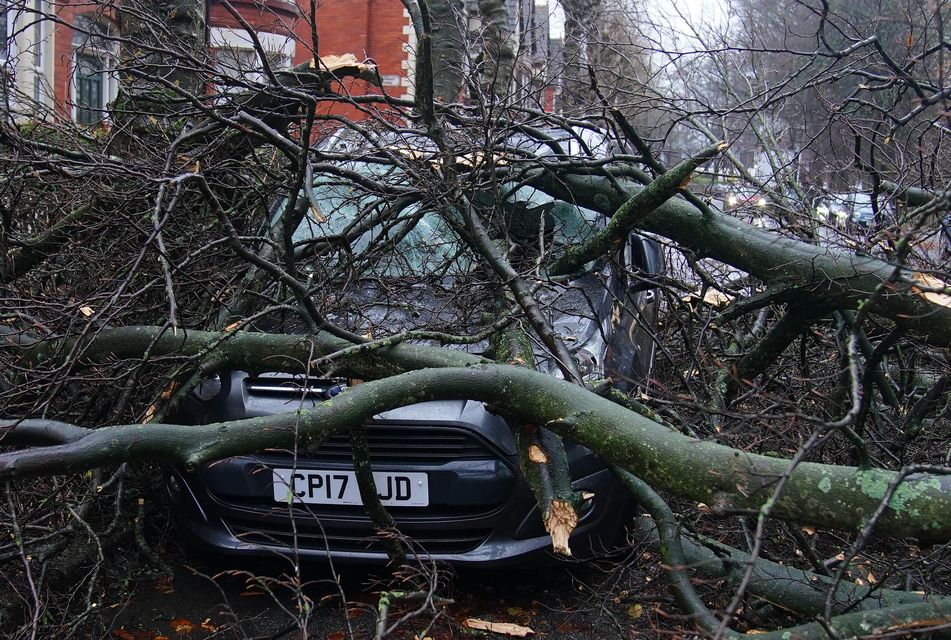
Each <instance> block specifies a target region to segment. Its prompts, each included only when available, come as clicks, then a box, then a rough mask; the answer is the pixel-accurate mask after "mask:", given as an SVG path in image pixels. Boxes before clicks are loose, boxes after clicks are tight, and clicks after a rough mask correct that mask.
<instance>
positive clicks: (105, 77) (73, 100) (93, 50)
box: [69, 16, 119, 125]
mask: <svg viewBox="0 0 951 640" xmlns="http://www.w3.org/2000/svg"><path fill="white" fill-rule="evenodd" d="M78 19H82V20H84V21H87V23H88V24H86V25H82V26H80V25H79V24H77V25H76V26H74V27H73V28H74V30H75V31H74V37H73V41H72V42H71V43H70V47H71V49H72V55H71V57H70V73H69V94H70V117H71V118H72V119H73V120H74V121H78V118H79V83H78V82H77V76H78V73H79V58H80V56H83V55H87V56H90V57H98V58H99V61H100V62H101V63H102V96H101V100H102V101H101V103H100V104H99V105H98V106H97V107H95V108H96V109H98V110H99V111H101V112H102V117H100V118H99V121H98V122H100V123H101V122H109V114H108V111H107V107H108V105H109V103H110V102H112V101H113V100H115V99H116V96H118V95H119V78H118V76H117V75H116V72H115V65H116V61H117V60H118V51H117V50H118V42H116V41H114V40H111V39H110V38H113V37H115V36H116V33H117V29H116V27H115V25H113V24H112V22H111V21H103V20H102V19H101V18H99V17H95V18H90V17H89V16H78V17H77V20H78ZM96 24H99V25H101V26H103V27H105V28H104V29H103V32H104V33H105V42H107V43H108V45H109V46H108V47H99V46H95V40H94V38H97V37H98V36H97V34H95V33H93V27H94V26H95V25H96ZM77 27H79V28H77ZM75 34H81V35H84V36H85V42H84V43H82V44H80V45H78V46H77V44H76V36H75ZM86 124H87V125H89V124H91V123H86ZM92 124H95V123H92Z"/></svg>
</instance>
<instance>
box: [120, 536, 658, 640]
mask: <svg viewBox="0 0 951 640" xmlns="http://www.w3.org/2000/svg"><path fill="white" fill-rule="evenodd" d="M172 542H173V543H174V542H175V539H174V537H173V539H172ZM169 546H170V547H172V548H173V550H171V551H169V550H166V551H165V552H164V554H163V558H164V560H165V561H166V562H167V563H168V565H169V566H170V568H171V569H172V571H173V573H174V577H172V578H169V577H162V576H160V575H159V574H158V573H156V574H154V575H150V576H146V577H143V578H141V579H139V580H138V581H137V583H136V585H135V589H134V591H133V594H132V595H131V597H129V598H128V599H127V600H126V601H124V602H122V603H118V604H113V605H112V610H111V611H110V612H109V615H108V616H107V618H106V620H107V633H108V635H109V636H111V637H113V638H120V639H123V640H130V639H134V640H162V639H163V638H165V639H168V640H171V639H175V638H178V639H189V640H204V639H206V638H221V639H229V640H230V639H232V638H242V639H244V638H249V639H250V638H254V639H264V638H268V639H272V640H278V639H299V638H321V639H327V640H346V639H350V638H353V639H360V638H373V637H374V631H375V628H376V624H377V607H378V604H379V602H380V598H381V592H383V591H386V590H394V589H415V588H417V587H418V586H422V587H423V588H428V586H429V585H430V584H432V580H431V574H430V573H429V568H428V567H426V568H425V571H421V570H420V568H418V567H415V568H411V569H410V570H408V571H403V572H401V573H400V574H399V575H397V576H394V574H393V572H392V571H388V570H387V569H386V568H385V567H378V568H367V567H359V566H336V567H334V569H333V570H331V568H330V567H328V566H327V565H325V564H310V565H305V566H303V567H301V570H300V574H299V577H297V576H295V575H294V571H293V563H291V562H288V561H267V562H260V561H257V562H252V561H246V560H245V561H236V560H233V559H228V558H223V557H216V556H214V555H213V554H208V553H205V552H201V551H197V550H194V549H191V548H189V547H184V548H175V545H174V544H170V545H169ZM421 573H422V574H425V575H424V576H423V577H420V574H421ZM288 574H291V575H290V576H289V575H288ZM436 575H437V576H438V577H437V583H438V586H437V588H436V590H435V592H436V594H438V595H439V596H440V597H444V598H447V599H451V601H452V602H451V603H449V602H441V603H440V604H439V605H437V606H435V607H424V608H423V610H422V611H419V612H418V614H417V615H415V616H413V615H408V614H412V613H413V612H415V611H417V609H419V608H420V604H419V603H417V602H414V603H411V604H404V605H400V604H399V603H396V604H394V605H393V606H392V607H391V608H390V611H389V615H388V616H387V621H388V625H389V626H393V625H396V628H395V630H393V632H392V633H391V634H390V635H389V636H388V637H393V638H401V639H402V638H405V639H409V640H413V639H415V638H418V639H419V640H423V638H427V637H428V638H432V639H433V640H438V639H440V638H505V637H507V636H506V635H504V634H498V633H492V632H486V631H476V630H474V629H470V628H467V626H466V622H465V621H466V620H468V619H476V620H483V621H491V622H500V623H509V624H514V625H518V626H521V627H527V628H529V629H531V630H532V631H533V632H534V633H533V635H532V636H531V637H540V638H551V639H558V640H562V639H564V640H580V639H582V638H592V637H597V638H635V637H637V638H655V637H660V636H661V635H662V634H663V635H666V634H664V633H663V632H662V631H661V630H659V629H658V625H659V626H661V627H667V628H668V629H669V628H671V627H670V623H669V621H668V620H667V618H666V615H667V613H668V612H671V611H672V604H671V602H670V599H669V596H668V595H667V593H666V591H665V589H664V586H663V578H662V577H661V575H660V573H659V567H658V565H657V559H656V557H653V556H652V555H651V554H650V552H648V551H646V550H644V549H637V548H630V549H627V550H625V551H623V552H622V553H619V554H615V555H614V556H611V557H609V558H605V559H603V560H599V561H596V562H589V563H563V564H560V565H557V566H553V567H544V568H531V569H529V568H526V569H523V570H515V571H513V570H508V571H504V572H503V571H492V572H485V571H482V572H477V571H471V570H468V571H463V572H458V573H457V572H455V571H453V570H452V569H449V568H446V569H444V570H439V571H438V572H437V573H436ZM297 585H301V586H300V588H298V586H297ZM404 615H405V616H407V619H405V620H402V621H401V618H402V617H403V616H404ZM304 629H306V632H305V631H304Z"/></svg>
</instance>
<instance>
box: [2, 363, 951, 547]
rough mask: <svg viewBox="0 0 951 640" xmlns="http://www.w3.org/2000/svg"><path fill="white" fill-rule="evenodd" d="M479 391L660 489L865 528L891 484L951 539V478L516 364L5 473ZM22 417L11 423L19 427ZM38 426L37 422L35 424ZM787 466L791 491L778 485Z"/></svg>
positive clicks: (263, 439) (213, 448) (156, 430)
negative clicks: (777, 436)
mask: <svg viewBox="0 0 951 640" xmlns="http://www.w3.org/2000/svg"><path fill="white" fill-rule="evenodd" d="M445 399H469V400H477V401H483V402H486V403H489V404H491V406H493V407H494V408H495V410H497V411H498V412H499V413H501V414H502V415H506V416H517V417H519V418H520V419H522V420H523V421H525V422H527V423H532V424H537V425H544V426H545V427H547V428H549V429H551V430H552V431H554V432H555V433H558V434H559V435H561V436H563V437H568V438H571V439H573V440H575V441H577V442H579V443H580V444H582V445H584V446H586V447H588V448H589V449H591V450H593V451H595V452H597V453H598V454H599V455H600V456H601V457H602V458H604V459H605V460H606V461H607V462H609V463H612V464H615V465H617V466H619V467H621V468H622V469H625V470H627V471H630V472H631V473H633V474H635V475H637V476H638V477H639V478H642V479H643V480H644V481H645V482H648V483H650V485H651V486H653V487H656V488H657V489H658V490H663V491H668V492H671V493H673V494H675V495H678V496H680V497H683V498H686V499H689V500H695V501H697V502H703V503H705V504H707V505H709V506H710V508H711V509H712V510H714V511H716V512H721V513H731V512H736V511H751V510H754V511H755V510H759V509H760V508H762V507H763V506H764V505H765V504H767V503H769V504H770V505H771V508H772V510H771V513H770V515H771V516H773V517H776V518H778V519H781V520H788V521H793V522H799V523H810V524H813V525H818V526H824V527H831V528H838V529H847V530H856V529H858V528H860V527H862V526H863V525H864V524H865V522H866V520H867V518H869V517H870V516H871V515H872V514H873V513H875V511H876V509H877V508H878V507H879V504H880V502H881V501H882V499H883V498H884V497H885V496H886V495H888V493H889V492H891V497H890V500H889V502H888V506H887V508H886V509H885V510H884V512H883V514H882V516H881V518H880V520H879V521H878V523H877V525H876V527H875V530H876V532H877V533H879V534H881V535H889V536H900V537H915V538H919V539H920V540H922V541H946V540H948V539H951V517H948V516H949V514H951V477H949V476H941V475H934V474H929V473H908V474H898V473H895V472H892V471H886V470H883V469H868V468H864V469H863V468H855V467H847V466H833V465H826V464H818V463H811V462H804V463H800V464H799V465H797V466H796V467H795V468H792V467H791V465H790V461H788V460H784V459H780V458H773V457H768V456H761V455H755V454H750V453H746V452H744V451H740V450H738V449H733V448H730V447H726V446H723V445H720V444H716V443H714V442H708V441H703V440H697V439H695V438H691V437H688V436H684V435H681V434H680V433H676V432H673V431H671V430H670V429H668V428H667V427H664V426H662V425H659V424H657V423H655V422H653V421H651V420H648V419H647V418H645V417H643V416H641V415H638V414H636V413H633V412H631V411H628V410H627V409H625V408H623V407H621V406H619V405H617V404H615V403H613V402H611V401H609V400H606V399H604V398H601V397H599V396H597V395H595V394H594V393H591V392H590V391H587V390H586V389H583V388H581V387H579V386H577V385H572V384H569V383H567V382H565V381H563V380H558V379H556V378H552V377H551V376H549V375H545V374H543V373H538V372H535V371H529V370H526V369H523V368H521V367H511V366H505V365H480V366H470V367H468V368H465V369H460V368H446V369H423V370H420V371H413V372H409V373H405V374H401V375H397V376H392V377H389V378H385V379H383V380H378V381H375V382H368V383H365V384H362V385H359V386H357V387H354V388H352V389H350V390H348V391H347V392H346V393H344V394H341V395H340V396H338V397H336V398H334V399H332V400H329V401H326V402H324V403H322V404H320V405H318V406H316V407H314V408H312V409H306V410H302V411H300V412H299V413H293V414H282V415H277V416H267V417H264V418H250V419H245V420H236V421H233V422H224V423H215V424H209V425H203V426H179V425H159V424H148V425H142V424H134V425H121V426H114V427H104V428H100V429H96V430H90V431H89V433H88V435H86V436H84V437H82V438H78V439H76V440H74V441H71V442H69V443H67V444H63V445H56V446H50V447H42V448H34V449H29V450H25V451H13V452H7V453H3V454H0V480H7V479H13V478H23V477H34V476H38V475H49V474H54V473H75V472H79V471H83V470H85V469H89V468H92V467H97V466H102V465H106V464H113V463H117V462H122V461H143V460H151V461H156V462H169V463H179V464H183V465H185V467H186V468H188V469H195V468H197V467H198V466H199V465H201V464H204V463H207V462H210V461H212V460H217V459H220V458H224V457H228V456H233V455H242V454H250V453H253V452H255V451H260V450H261V449H264V448H282V447H290V446H292V445H293V444H294V440H295V438H296V437H298V435H299V437H300V446H301V448H302V449H305V450H306V449H308V448H310V449H312V448H314V447H316V446H317V445H318V444H319V443H320V441H321V440H322V439H323V438H325V437H327V436H328V435H330V434H332V433H338V432H342V431H345V430H348V429H350V428H352V427H353V426H355V425H359V424H361V423H363V422H364V421H365V420H367V419H369V418H371V417H372V416H374V415H377V414H378V413H381V412H383V411H387V410H390V409H393V408H396V407H400V406H405V405H408V404H415V403H419V402H426V401H430V400H445ZM15 424H16V422H8V423H6V424H5V425H2V426H5V427H6V428H14V429H15ZM27 424H30V423H29V422H28V423H27ZM786 475H788V476H789V479H788V482H787V483H786V487H785V490H784V491H783V493H782V495H781V496H778V497H775V496H773V487H774V485H775V483H776V482H777V481H778V480H779V479H780V478H782V477H784V476H786Z"/></svg>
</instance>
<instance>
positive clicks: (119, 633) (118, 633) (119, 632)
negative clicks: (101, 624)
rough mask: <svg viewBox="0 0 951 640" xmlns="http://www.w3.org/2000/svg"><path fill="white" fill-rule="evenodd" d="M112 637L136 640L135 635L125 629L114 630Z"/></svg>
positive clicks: (121, 639) (120, 639) (122, 639)
mask: <svg viewBox="0 0 951 640" xmlns="http://www.w3.org/2000/svg"><path fill="white" fill-rule="evenodd" d="M112 637H114V638H119V640H135V636H134V635H132V634H131V633H129V632H128V631H126V630H125V629H116V630H115V631H113V632H112Z"/></svg>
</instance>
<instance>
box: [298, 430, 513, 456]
mask: <svg viewBox="0 0 951 640" xmlns="http://www.w3.org/2000/svg"><path fill="white" fill-rule="evenodd" d="M366 432H367V441H368V443H369V445H370V460H371V461H377V462H395V463H405V462H407V461H411V462H425V463H432V464H440V463H443V462H451V461H453V460H486V459H492V458H496V457H498V456H497V455H496V454H495V452H493V451H492V449H490V448H489V445H488V444H486V443H485V442H483V441H482V440H481V439H480V438H478V437H477V436H475V435H473V434H471V433H470V432H468V431H465V430H463V429H457V428H454V427H446V426H418V425H393V424H388V425H381V424H369V425H367V427H366ZM313 458H315V459H317V460H349V459H350V436H349V435H348V434H345V433H342V434H337V435H334V436H331V437H330V438H327V439H326V440H324V441H323V442H321V443H320V447H319V448H318V449H317V453H316V454H314V455H313Z"/></svg>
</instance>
